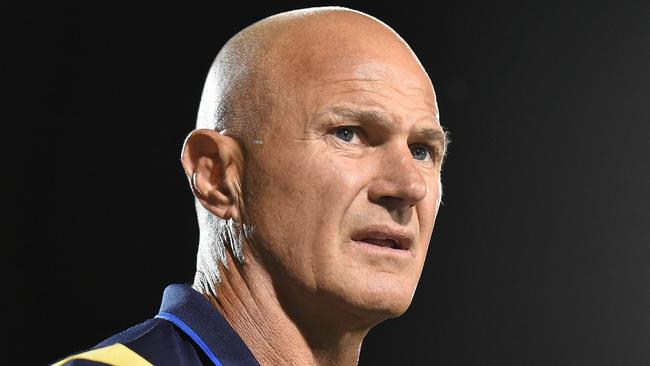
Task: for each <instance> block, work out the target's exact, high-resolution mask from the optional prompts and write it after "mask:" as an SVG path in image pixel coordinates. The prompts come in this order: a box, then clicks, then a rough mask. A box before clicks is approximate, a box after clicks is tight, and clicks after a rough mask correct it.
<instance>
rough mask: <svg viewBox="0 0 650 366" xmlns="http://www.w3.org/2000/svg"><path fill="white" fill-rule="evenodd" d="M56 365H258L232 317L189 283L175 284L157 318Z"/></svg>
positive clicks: (170, 288) (165, 296)
mask: <svg viewBox="0 0 650 366" xmlns="http://www.w3.org/2000/svg"><path fill="white" fill-rule="evenodd" d="M54 365H56V366H59V365H66V366H84V365H94V366H96V365H134V366H139V365H142V366H148V365H161V366H163V365H174V366H190V365H192V366H194V365H223V366H228V365H257V366H259V363H258V362H257V361H256V360H255V357H254V356H253V354H252V353H251V351H250V350H249V349H248V347H246V344H244V342H243V341H242V340H241V338H239V336H238V335H237V333H235V331H234V330H233V329H232V327H231V326H230V324H228V322H227V321H226V319H224V318H223V316H221V314H220V313H219V312H218V311H217V310H216V309H215V308H214V307H213V306H212V304H210V302H209V301H208V300H207V299H206V298H205V297H203V295H201V294H200V293H198V292H197V291H195V290H194V289H192V288H191V287H190V286H187V285H180V284H174V285H169V286H167V288H166V289H165V292H164V293H163V299H162V304H161V306H160V312H159V313H158V315H156V316H155V317H154V318H153V319H149V320H147V321H145V322H144V323H141V324H138V325H136V326H134V327H131V328H129V329H127V330H125V331H123V332H122V333H119V334H116V335H114V336H112V337H110V338H108V339H106V340H105V341H103V342H101V343H99V344H98V345H96V346H95V347H93V348H92V349H91V350H89V351H86V352H82V353H79V354H75V355H72V356H70V357H67V358H65V359H63V360H61V361H59V362H57V363H55V364H54Z"/></svg>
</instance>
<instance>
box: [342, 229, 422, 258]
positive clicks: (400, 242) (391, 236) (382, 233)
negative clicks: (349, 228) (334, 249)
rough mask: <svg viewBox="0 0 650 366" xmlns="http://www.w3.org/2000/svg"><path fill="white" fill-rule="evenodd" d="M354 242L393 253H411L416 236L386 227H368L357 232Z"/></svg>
mask: <svg viewBox="0 0 650 366" xmlns="http://www.w3.org/2000/svg"><path fill="white" fill-rule="evenodd" d="M351 239H352V240H354V241H356V242H360V243H363V244H367V245H371V246H375V247H378V248H381V249H386V250H392V251H405V252H406V251H410V250H411V248H412V247H413V242H414V240H415V235H413V234H412V233H410V232H408V231H406V230H404V229H399V228H394V227H390V226H385V225H376V226H368V227H365V228H362V229H360V230H357V231H355V232H354V233H353V234H352V237H351Z"/></svg>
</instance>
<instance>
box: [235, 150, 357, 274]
mask: <svg viewBox="0 0 650 366" xmlns="http://www.w3.org/2000/svg"><path fill="white" fill-rule="evenodd" d="M319 148H320V146H318V145H317V144H316V143H313V144H312V145H311V146H307V147H305V146H299V147H296V148H294V149H284V150H280V151H277V152H274V153H272V152H267V153H263V154H259V155H258V156H263V157H264V159H260V158H258V159H255V158H251V160H250V163H249V165H248V167H247V172H246V174H247V182H246V184H247V186H246V187H244V188H245V189H244V192H245V193H246V194H247V197H246V199H245V207H246V211H247V212H248V215H247V217H248V218H249V220H250V223H251V224H252V225H253V228H254V230H255V232H256V235H255V237H256V238H257V239H259V241H263V242H265V243H264V246H265V247H268V248H269V249H270V250H271V251H273V252H274V255H276V256H281V257H284V258H288V257H293V258H297V257H299V258H301V259H302V260H304V259H305V257H310V256H311V254H313V252H316V251H318V252H321V255H319V256H318V257H329V255H324V256H323V254H322V252H327V251H328V250H330V248H332V247H333V245H326V244H330V243H328V242H332V241H335V240H336V239H337V236H336V234H337V233H338V232H339V231H340V224H341V220H342V218H343V216H344V215H345V212H346V210H347V209H348V207H349V206H350V203H351V202H352V200H353V199H354V197H355V196H356V194H357V193H358V192H359V190H360V189H359V188H358V186H360V183H359V182H360V180H361V179H360V178H359V174H352V173H353V172H354V171H355V166H353V164H352V161H351V160H350V159H345V158H342V157H339V156H336V155H332V154H329V153H327V149H324V151H323V149H320V151H319ZM293 151H300V153H295V152H293ZM366 170H367V169H366ZM306 264H307V263H305V265H306Z"/></svg>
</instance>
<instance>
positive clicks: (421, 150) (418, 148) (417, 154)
mask: <svg viewBox="0 0 650 366" xmlns="http://www.w3.org/2000/svg"><path fill="white" fill-rule="evenodd" d="M410 149H411V155H413V159H415V160H427V158H430V157H431V153H430V152H429V149H428V148H427V147H425V146H422V145H415V146H411V148H410Z"/></svg>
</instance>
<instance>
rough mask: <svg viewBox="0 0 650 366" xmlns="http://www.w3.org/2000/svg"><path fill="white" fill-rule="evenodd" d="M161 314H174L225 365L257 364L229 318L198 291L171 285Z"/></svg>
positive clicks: (164, 299) (167, 289)
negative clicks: (229, 321) (228, 320)
mask: <svg viewBox="0 0 650 366" xmlns="http://www.w3.org/2000/svg"><path fill="white" fill-rule="evenodd" d="M160 313H168V314H173V315H174V316H176V317H177V318H179V319H181V320H182V321H183V323H185V324H186V325H187V326H188V327H189V328H191V330H192V331H193V332H194V333H196V335H198V336H199V337H200V339H201V340H202V341H203V342H204V343H205V344H206V345H207V346H208V348H209V349H210V350H211V351H212V353H214V355H215V356H217V358H218V359H219V361H220V362H221V363H222V364H223V365H256V366H259V364H258V362H257V361H256V360H255V357H254V356H253V354H252V353H251V351H250V350H249V349H248V347H247V346H246V344H245V343H244V341H242V339H241V338H240V337H239V335H237V333H236V332H235V330H234V329H232V327H231V326H230V324H228V322H227V321H226V319H224V317H223V316H222V315H221V314H220V313H219V311H217V309H215V308H214V307H213V306H212V304H210V302H209V301H208V300H207V299H206V298H205V297H203V295H201V294H200V293H199V292H198V291H196V290H194V289H193V288H191V287H190V286H187V285H182V284H172V285H169V286H167V288H165V291H164V293H163V299H162V304H161V305H160Z"/></svg>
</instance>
